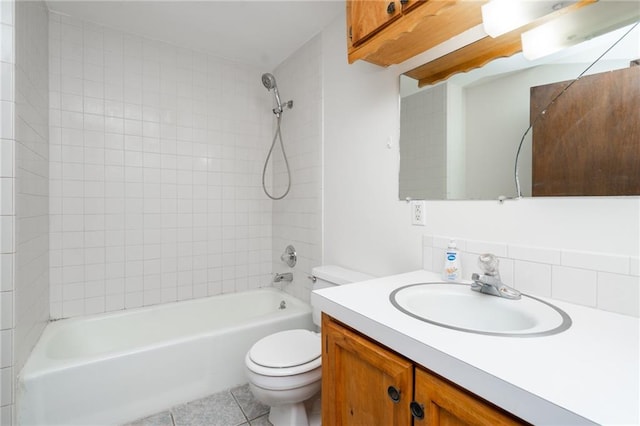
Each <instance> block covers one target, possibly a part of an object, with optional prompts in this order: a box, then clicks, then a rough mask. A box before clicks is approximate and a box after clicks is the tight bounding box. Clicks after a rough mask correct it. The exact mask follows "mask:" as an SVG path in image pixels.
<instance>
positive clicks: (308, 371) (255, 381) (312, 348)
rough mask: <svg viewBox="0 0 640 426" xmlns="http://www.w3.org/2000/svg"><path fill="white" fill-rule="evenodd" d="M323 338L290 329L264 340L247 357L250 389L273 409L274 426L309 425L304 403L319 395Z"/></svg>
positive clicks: (254, 346) (307, 331) (316, 334)
mask: <svg viewBox="0 0 640 426" xmlns="http://www.w3.org/2000/svg"><path fill="white" fill-rule="evenodd" d="M320 346H321V345H320V335H319V334H318V333H315V332H313V331H309V330H287V331H281V332H279V333H275V334H272V335H269V336H267V337H264V338H263V339H261V340H259V341H258V342H257V343H256V344H254V345H253V346H252V347H251V349H250V350H249V352H247V355H246V356H245V365H246V367H247V377H248V379H249V388H250V389H251V392H252V393H253V395H254V396H255V398H256V399H257V400H259V401H261V402H262V403H264V404H267V405H269V406H270V407H271V411H270V413H269V421H270V422H271V423H272V424H274V425H307V424H309V421H308V416H307V413H306V408H305V401H307V400H309V399H311V398H312V397H313V396H315V395H316V394H318V392H320V384H321V379H322V370H321V368H322V363H321V360H322V358H321V347H320Z"/></svg>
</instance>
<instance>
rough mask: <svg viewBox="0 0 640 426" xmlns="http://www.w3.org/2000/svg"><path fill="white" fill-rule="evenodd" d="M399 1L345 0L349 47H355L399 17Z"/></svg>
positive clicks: (400, 7)
mask: <svg viewBox="0 0 640 426" xmlns="http://www.w3.org/2000/svg"><path fill="white" fill-rule="evenodd" d="M401 9H402V6H401V5H400V1H399V0H347V23H348V27H349V38H350V41H351V45H353V46H357V45H358V44H360V43H361V42H363V41H364V40H366V39H367V38H368V37H369V36H371V35H373V34H375V33H376V32H377V31H378V30H380V29H382V28H383V27H385V26H386V25H387V24H388V23H390V22H392V21H394V20H395V19H396V18H398V17H399V16H400V15H401Z"/></svg>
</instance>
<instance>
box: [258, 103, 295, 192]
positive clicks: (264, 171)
mask: <svg viewBox="0 0 640 426" xmlns="http://www.w3.org/2000/svg"><path fill="white" fill-rule="evenodd" d="M276 117H277V125H276V127H277V128H276V132H275V134H274V135H273V142H272V143H271V148H270V149H269V154H267V158H266V159H265V160H264V167H263V169H262V189H263V190H264V193H265V194H267V197H269V198H271V199H272V200H282V199H283V198H284V197H286V196H287V194H288V193H289V190H290V189H291V170H290V169H289V160H287V153H286V152H285V151H284V144H283V143H282V133H281V132H280V121H281V119H282V116H281V115H280V114H276ZM277 140H280V147H281V148H282V156H283V157H284V164H285V165H286V166H287V179H288V184H287V190H286V191H285V192H284V194H282V195H281V196H279V197H275V196H273V195H271V194H269V191H268V190H267V186H266V185H265V182H264V178H265V175H266V174H267V164H269V158H270V157H271V153H272V152H273V148H274V147H275V146H276V141H277Z"/></svg>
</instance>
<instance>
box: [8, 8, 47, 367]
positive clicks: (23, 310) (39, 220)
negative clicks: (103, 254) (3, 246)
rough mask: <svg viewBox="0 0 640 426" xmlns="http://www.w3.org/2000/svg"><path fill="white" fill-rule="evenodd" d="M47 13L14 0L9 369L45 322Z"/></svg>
mask: <svg viewBox="0 0 640 426" xmlns="http://www.w3.org/2000/svg"><path fill="white" fill-rule="evenodd" d="M48 15H49V13H48V9H47V6H46V5H45V3H44V2H24V1H19V2H16V7H15V19H16V27H15V48H16V52H15V59H16V66H15V75H14V84H15V92H14V95H15V101H16V109H15V152H14V155H15V187H14V197H15V204H14V208H15V211H16V222H15V245H16V247H15V250H16V255H15V260H14V268H15V269H14V271H13V272H14V279H15V289H14V291H15V294H14V303H15V306H14V321H15V324H14V327H15V329H14V345H13V351H14V358H13V359H14V365H13V367H14V372H15V373H18V372H19V371H20V369H21V368H22V366H23V365H24V363H25V362H26V360H27V357H28V356H29V353H30V352H31V349H32V348H33V347H34V346H35V344H36V342H37V340H38V338H39V336H40V334H41V333H42V330H43V329H44V326H45V325H46V322H47V321H48V320H49V255H48V252H49V218H48V217H49V216H48V214H49V198H48V197H49V170H48V168H49V126H48V118H49V91H48V88H47V86H48V79H49V76H48V61H49V55H48V43H47V39H48V21H49V16H48Z"/></svg>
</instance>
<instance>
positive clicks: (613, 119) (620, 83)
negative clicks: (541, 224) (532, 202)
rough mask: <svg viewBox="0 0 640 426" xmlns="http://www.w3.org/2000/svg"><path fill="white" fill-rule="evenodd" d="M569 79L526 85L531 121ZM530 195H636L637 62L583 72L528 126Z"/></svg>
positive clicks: (639, 142)
mask: <svg viewBox="0 0 640 426" xmlns="http://www.w3.org/2000/svg"><path fill="white" fill-rule="evenodd" d="M569 83H570V81H565V82H560V83H553V84H547V85H544V86H537V87H532V88H531V108H530V113H531V116H530V117H531V123H533V122H534V120H535V118H536V116H537V115H538V113H539V112H540V111H541V110H542V108H545V107H546V106H547V105H548V103H549V102H550V101H551V100H552V99H553V98H554V97H555V96H556V95H557V94H558V93H560V92H561V91H562V90H563V88H564V87H566V86H567V84H569ZM532 184H533V188H532V194H533V196H572V195H573V196H582V195H585V196H586V195H640V66H632V67H630V68H626V69H621V70H617V71H610V72H604V73H600V74H594V75H590V76H585V77H582V78H581V79H580V80H578V81H577V82H576V83H575V84H573V85H572V86H571V87H570V88H569V89H568V90H567V91H566V92H565V93H564V94H563V95H562V96H560V97H559V98H558V100H557V101H556V102H555V103H554V104H553V105H551V106H550V107H549V108H548V109H547V112H546V113H545V114H544V115H543V116H541V117H540V118H539V119H538V120H537V122H536V123H535V126H534V127H533V182H532Z"/></svg>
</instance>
